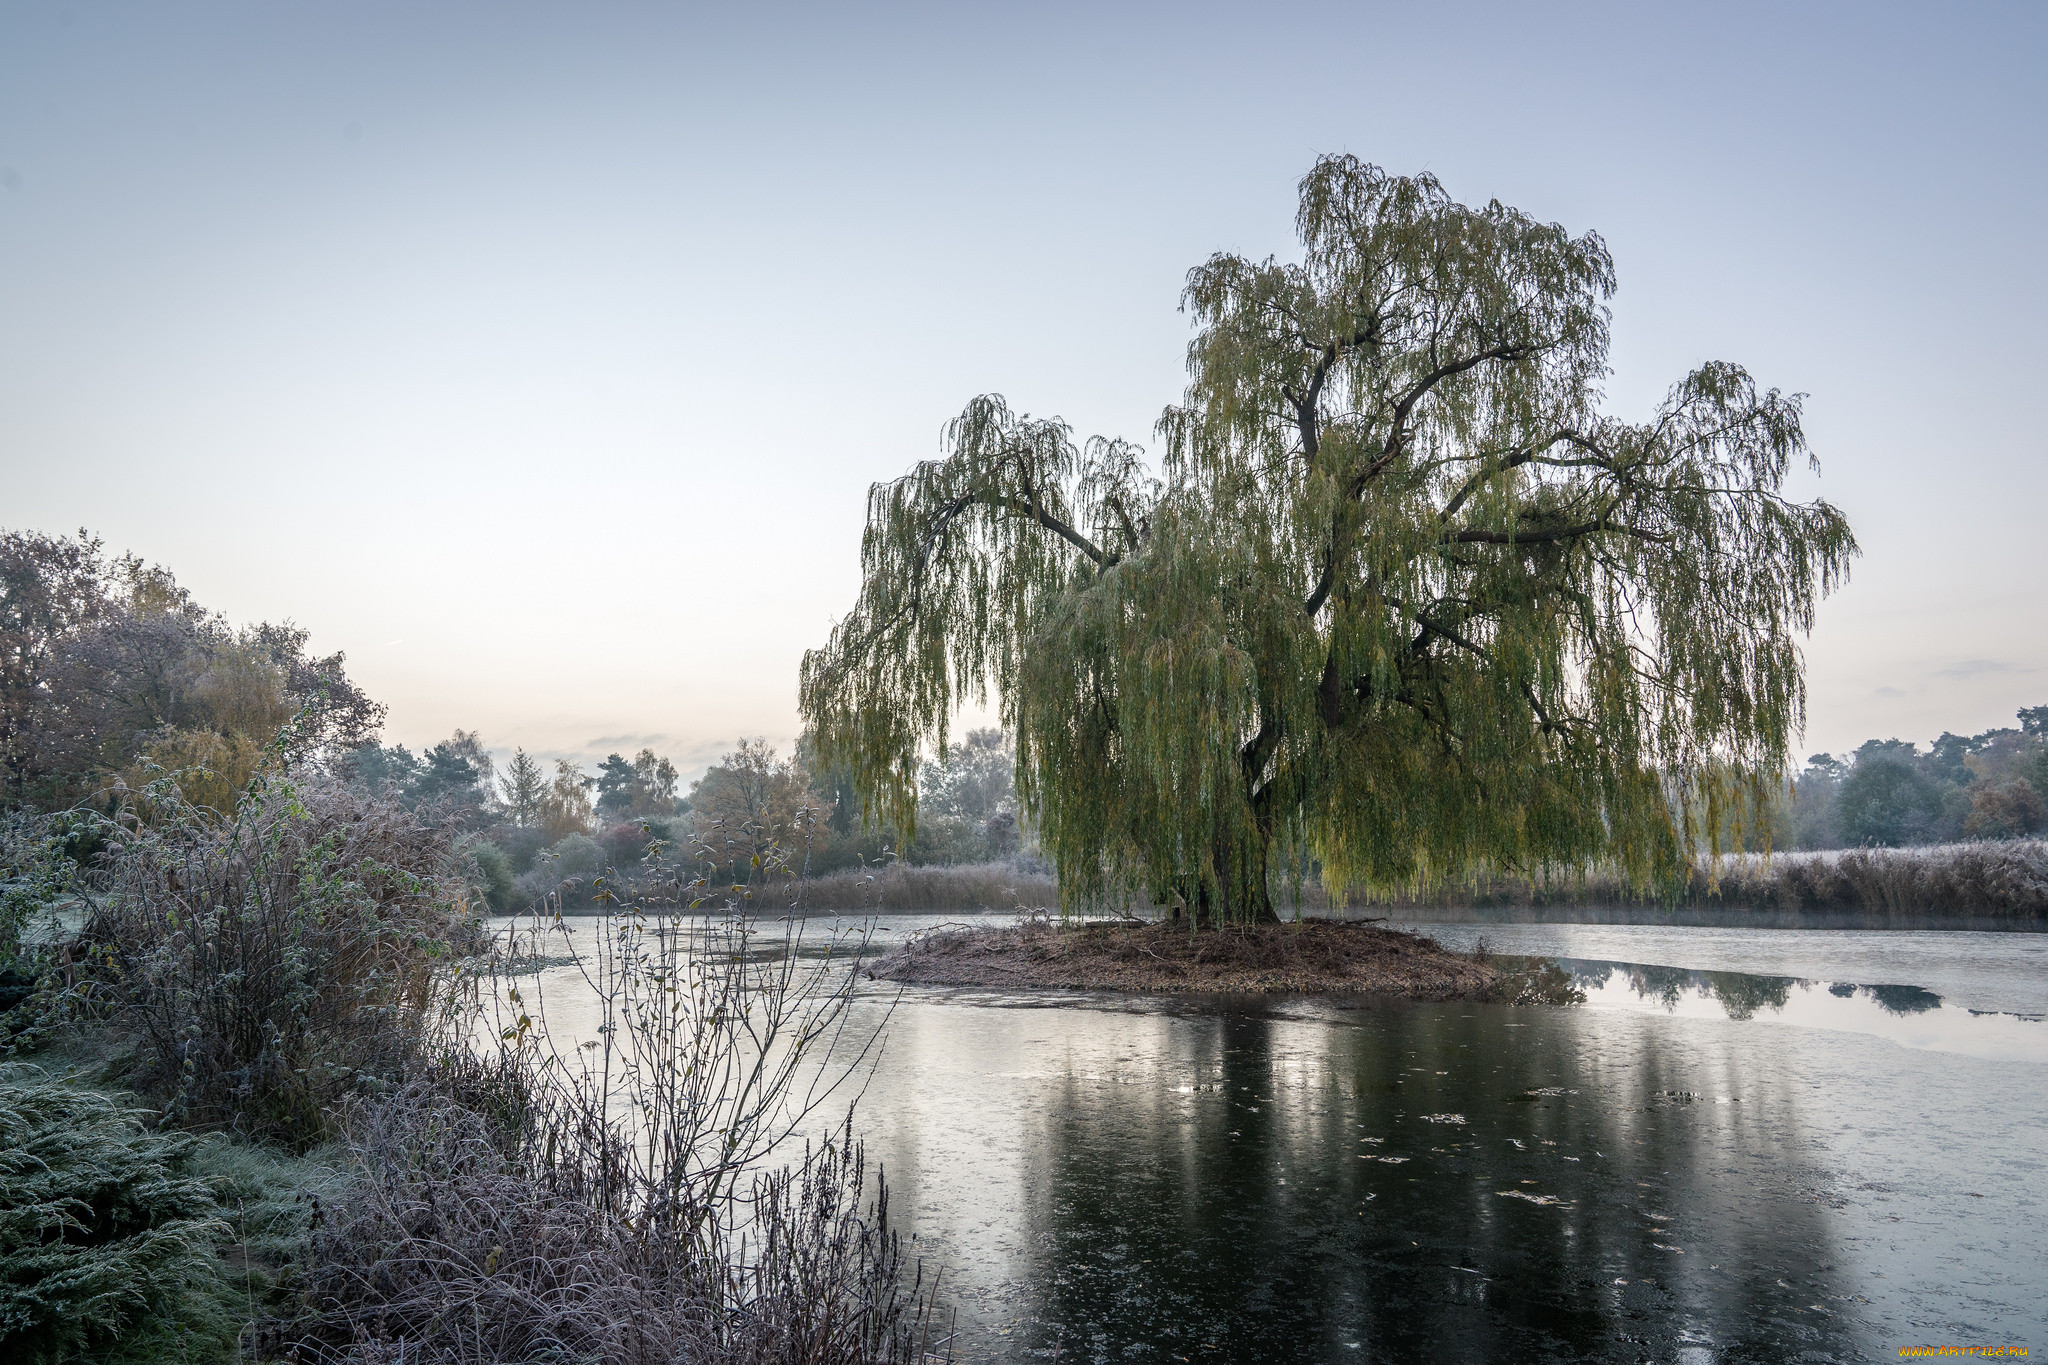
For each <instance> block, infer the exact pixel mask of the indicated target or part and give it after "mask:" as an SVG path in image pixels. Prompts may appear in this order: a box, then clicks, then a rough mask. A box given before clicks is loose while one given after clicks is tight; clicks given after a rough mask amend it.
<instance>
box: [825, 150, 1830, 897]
mask: <svg viewBox="0 0 2048 1365" xmlns="http://www.w3.org/2000/svg"><path fill="white" fill-rule="evenodd" d="M1297 226H1298V230H1299V234H1300V237H1301V241H1302V245H1303V259H1302V260H1301V261H1300V263H1298V264H1283V263H1280V262H1277V261H1274V260H1266V261H1263V262H1258V261H1250V260H1246V259H1243V258H1241V257H1237V256H1230V255H1218V256H1215V257H1213V258H1211V259H1210V260H1209V261H1208V262H1206V263H1205V264H1203V265H1201V266H1199V267H1197V268H1196V269H1195V270H1193V271H1192V272H1191V273H1190V274H1189V277H1188V284H1187V290H1186V294H1185V297H1184V307H1185V309H1186V310H1187V311H1188V312H1189V313H1191V314H1192V315H1193V317H1194V319H1195V320H1196V322H1197V324H1198V326H1199V331H1198V334H1197V336H1196V337H1195V339H1194V341H1193V342H1192V343H1191V344H1190V346H1189V351H1188V370H1189V374H1190V383H1189V385H1188V389H1187V394H1186V398H1185V401H1184V402H1183V403H1181V404H1180V405H1179V406H1176V407H1171V408H1168V409H1167V410H1166V412H1165V414H1164V416H1162V417H1161V419H1160V421H1159V425H1158V435H1159V438H1160V442H1161V445H1162V446H1163V459H1162V461H1161V463H1160V467H1159V469H1158V471H1157V473H1156V474H1155V473H1153V472H1152V471H1151V470H1149V469H1148V467H1147V466H1146V464H1145V463H1144V460H1143V454H1142V452H1141V451H1140V450H1139V449H1138V448H1137V447H1135V446H1133V445H1131V444H1129V443H1127V442H1124V441H1120V440H1108V439H1102V438H1096V439H1092V440H1089V441H1087V442H1085V443H1077V442H1076V440H1075V439H1074V437H1073V435H1072V433H1071V431H1070V429H1069V428H1068V427H1067V426H1066V425H1064V424H1063V423H1061V422H1060V421H1058V420H1047V419H1037V418H1032V417H1030V416H1028V415H1023V414H1019V413H1016V412H1013V411H1012V410H1011V409H1010V408H1009V407H1008V406H1007V405H1006V404H1005V403H1004V401H1003V400H1002V399H1001V398H999V397H993V396H985V397H981V398H977V399H975V400H974V401H973V402H971V403H969V404H968V405H967V408H966V410H965V411H964V412H962V413H961V414H960V416H959V417H958V418H957V419H956V420H954V421H953V422H952V423H950V424H949V425H948V427H947V429H946V434H945V445H944V457H943V458H941V459H938V460H933V461H930V462H927V463H923V464H919V465H918V466H917V467H916V468H914V469H913V470H912V471H911V472H910V473H909V474H907V475H906V476H904V477H903V478H900V479H897V480H895V481H894V482H890V483H885V484H878V485H876V486H875V488H874V489H873V490H872V492H871V493H870V495H869V502H868V525H867V532H866V536H865V538H864V540H863V542H862V548H861V560H862V569H863V575H864V577H863V582H862V586H861V591H860V597H859V600H858V601H857V602H856V604H855V605H854V608H853V610H852V612H851V613H850V614H848V615H847V616H846V617H845V619H843V620H842V621H840V622H839V624H838V625H837V626H836V627H835V629H834V630H833V632H832V635H831V639H830V641H829V642H828V643H827V644H826V645H825V646H824V648H822V649H818V650H813V651H811V652H810V653H808V654H807V655H806V656H805V658H804V663H803V674H802V692H801V704H802V710H803V714H804V718H805V721H806V723H807V724H808V725H809V726H810V727H811V728H812V730H813V733H814V736H815V741H816V743H817V746H818V749H819V752H820V756H821V758H822V759H823V760H824V761H825V762H827V763H828V764H830V765H832V766H834V767H836V768H838V769H840V770H841V771H843V772H845V773H847V774H848V775H849V776H850V779H851V781H852V783H853V785H854V786H855V788H856V789H857V790H858V791H859V792H860V793H861V794H862V796H863V797H864V798H865V800H866V804H867V808H868V809H869V810H870V811H873V812H876V813H879V814H880V815H882V816H883V817H885V818H888V819H890V820H892V821H894V822H895V823H897V824H898V826H899V828H905V829H914V821H915V817H916V785H915V775H916V768H917V756H918V752H919V749H920V747H921V746H923V745H926V744H933V743H936V744H941V745H943V744H944V742H945V737H946V727H947V721H948V717H949V716H950V715H951V714H952V713H954V711H955V710H956V709H957V708H958V707H959V706H960V705H962V704H964V703H966V702H969V701H979V702H981V703H983V704H986V701H987V699H988V697H989V694H990V693H991V692H993V694H994V696H995V698H996V699H997V702H998V705H999V707H1000V712H1001V715H1002V717H1003V720H1004V722H1005V723H1006V724H1007V725H1009V726H1010V727H1011V728H1012V729H1013V730H1014V731H1015V733H1016V736H1017V783H1018V790H1019V795H1020V798H1021V799H1022V801H1023V802H1024V803H1025V804H1026V806H1027V809H1028V810H1029V812H1030V813H1031V815H1032V817H1033V818H1034V820H1035V821H1036V824H1037V828H1038V830H1039V832H1040V836H1041V839H1042V841H1043V844H1044V846H1045V848H1046V850H1047V852H1048V853H1049V855H1050V856H1051V858H1052V859H1053V861H1054V863H1055V865H1056V867H1057V869H1058V876H1059V884H1060V891H1061V895H1062V897H1063V899H1064V900H1065V901H1066V903H1068V904H1070V905H1071V904H1079V903H1086V902H1090V901H1094V900H1097V899H1100V898H1103V897H1106V896H1114V895H1121V894H1125V893H1132V892H1138V893H1145V894H1150V895H1151V896H1153V897H1155V898H1157V899H1158V900H1160V901H1161V902H1163V903H1171V904H1177V905H1185V906H1186V907H1188V908H1189V910H1190V911H1191V912H1192V913H1193V914H1194V915H1195V916H1196V918H1197V919H1198V920H1200V921H1203V922H1213V923H1224V922H1233V921H1240V922H1241V921H1245V920H1257V919H1263V918H1268V917H1270V916H1271V915H1272V913H1273V911H1272V894H1273V890H1274V888H1275V886H1276V885H1278V884H1282V883H1284V882H1285V880H1286V879H1287V878H1288V877H1290V876H1299V875H1300V869H1302V868H1304V867H1310V866H1312V867H1315V868H1317V869H1319V873H1320V875H1321V876H1322V877H1323V878H1324V879H1325V881H1326V882H1327V883H1328V884H1329V886H1330V887H1331V888H1332V890H1333V891H1346V890H1349V889H1352V888H1390V887H1399V886H1409V887H1412V886H1416V885H1418V884H1428V883H1432V882H1434V881H1436V880H1438V879H1442V878H1445V877H1451V876H1457V875H1462V874H1466V873H1469V872H1471V871H1474V870H1477V869H1482V868H1494V869H1502V870H1507V869H1516V870H1522V871H1531V870H1536V869H1570V868H1583V867H1586V866H1588V865H1589V864H1592V863H1595V862H1599V863H1604V864H1608V865H1612V866H1616V867H1619V868H1621V869H1624V870H1625V871H1626V873H1627V874H1628V875H1629V877H1630V878H1631V879H1632V880H1633V881H1635V882H1636V883H1637V884H1638V885H1647V884H1651V883H1654V882H1655V881H1656V880H1658V879H1659V878H1666V877H1670V876H1673V875H1676V874H1677V873H1678V872H1680V871H1682V869H1683V868H1684V867H1685V866H1686V865H1687V863H1688V860H1689V858H1690V857H1691V856H1692V854H1693V853H1694V852H1696V851H1697V849H1698V847H1699V845H1700V841H1701V840H1702V839H1705V840H1707V841H1710V842H1712V841H1718V840H1719V839H1720V838H1721V837H1723V834H1724V832H1725V833H1729V834H1740V833H1741V832H1742V831H1743V830H1744V829H1745V828H1751V829H1753V828H1754V827H1755V826H1756V824H1757V822H1758V820H1759V818H1760V816H1761V814H1762V806H1763V803H1764V801H1765V800H1766V799H1767V797H1768V794H1769V791H1770V789H1771V787H1773V786H1774V785H1775V783H1776V781H1777V778H1778V775H1779V774H1780V773H1781V772H1782V771H1783V769H1784V766H1785V760H1786V757H1787V750H1788V746H1789V745H1790V744H1791V742H1792V741H1793V740H1794V739H1795V738H1796V736H1797V734H1798V732H1799V730H1800V728H1801V726H1802V724H1803V719H1804V707H1805V688H1804V680H1803V675H1802V669H1801V659H1800V654H1799V650H1798V648H1797V645H1796V643H1795V638H1794V637H1795V636H1796V635H1798V634H1801V633H1804V632H1806V631H1808V630H1809V629H1810V628H1811V625H1812V620H1813V611H1814V605H1815V603H1816V601H1817V600H1818V599H1819V598H1820V597H1821V596H1823V595H1824V594H1825V593H1827V592H1828V591H1829V590H1830V589H1831V588H1833V587H1834V586H1835V585H1836V584H1837V583H1839V582H1840V581H1841V580H1842V579H1843V577H1844V576H1845V574H1846V572H1847V569H1848V563H1849V560H1850V558H1851V557H1852V556H1853V555H1854V554H1855V553H1856V542H1855V539H1854V537H1853V535H1852V534H1851V532H1850V529H1849V525H1848V523H1847V521H1846V520H1845V519H1844V518H1843V516H1842V514H1841V513H1840V512H1839V511H1837V510H1836V509H1835V508H1833V507H1831V506H1829V505H1828V504H1827V503H1825V502H1819V501H1816V502H1811V503H1799V502H1795V501H1792V500H1790V499H1789V498H1787V497H1786V496H1785V495H1784V493H1783V485H1784V481H1785V478H1786V475H1787V473H1788V472H1789V471H1790V469H1791V467H1792V464H1793V462H1794V461H1795V460H1796V459H1798V458H1801V457H1804V456H1805V455H1806V442H1805V438H1804V436H1803V434H1802V432H1801V428H1800V400H1799V397H1798V396H1797V395H1786V394H1782V393H1780V392H1778V391H1777V390H1775V389H1769V390H1765V389H1760V388H1759V387H1758V386H1757V384H1756V383H1755V381H1753V380H1752V379H1751V377H1750V376H1749V375H1748V374H1747V373H1746V372H1745V371H1743V370H1742V369H1741V368H1740V367H1738V366H1735V365H1732V364H1708V365H1705V366H1702V367H1701V368H1700V369H1698V370H1696V371H1694V372H1693V373H1692V374H1690V375H1687V376H1686V377H1685V378H1684V379H1682V380H1681V381H1679V383H1678V384H1677V385H1676V386H1675V387H1674V388H1673V389H1672V390H1671V391H1670V393H1669V395H1668V396H1667V397H1666V399H1665V400H1664V402H1663V403H1662V405H1661V406H1660V407H1659V408H1658V409H1657V410H1656V412H1655V413H1654V414H1653V415H1652V416H1651V417H1650V419H1649V420H1648V421H1647V422H1642V423H1630V422H1626V421H1623V420H1621V419H1619V418H1616V417H1611V416H1608V415H1605V414H1604V413H1602V411H1601V410H1600V403H1601V398H1602V394H1601V384H1602V381H1603V379H1604V377H1605V376H1606V374H1607V353H1608V324H1609V314H1608V310H1607V307H1606V303H1605V301H1606V299H1607V298H1608V297H1609V296H1610V294H1611V293H1612V291H1613V289H1614V268H1613V264H1612V262H1611V260H1610V259H1609V256H1608V253H1607V248H1606V246H1605V245H1604V244H1603V243H1602V242H1601V240H1600V238H1599V237H1597V236H1596V235H1594V234H1592V233H1587V234H1585V235H1583V236H1576V237H1575V236H1572V235H1571V234H1569V233H1568V232H1566V231H1565V230H1564V229H1563V228H1561V227H1558V226H1556V225H1554V224H1545V223H1539V222H1537V221H1536V220H1534V219H1533V218H1531V217H1530V216H1529V215H1527V214H1525V213H1522V212H1520V211H1518V210H1515V209H1511V208H1508V207H1505V206H1503V205H1501V204H1499V203H1497V202H1495V203H1489V204H1487V205H1486V206H1485V207H1484V208H1471V207H1468V206H1466V205H1463V204H1460V203H1457V202H1455V201H1453V200H1452V199H1451V198H1450V197H1449V196H1448V195H1446V194H1445V192H1444V190H1443V189H1442V187H1441V186H1440V185H1439V184H1438V183H1437V182H1436V181H1435V180H1434V179H1432V178H1430V177H1429V176H1426V175H1424V176H1416V177H1414V178H1405V177H1398V176H1391V175H1388V174H1386V173H1384V172H1382V171H1381V170H1379V169H1378V168H1376V167H1373V166H1370V165H1365V164H1363V163H1360V162H1359V161H1357V160H1355V159H1352V158H1349V157H1331V158H1326V159H1324V160H1322V161H1320V162H1318V163H1317V165H1316V166H1315V168H1314V169H1313V170H1312V171H1311V172H1310V173H1309V175H1308V176H1307V178H1306V179H1304V180H1303V181H1302V184H1301V201H1300V210H1299V214H1298V217H1297Z"/></svg>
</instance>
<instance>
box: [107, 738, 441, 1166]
mask: <svg viewBox="0 0 2048 1365" xmlns="http://www.w3.org/2000/svg"><path fill="white" fill-rule="evenodd" d="M160 787H161V788H162V789H161V790H155V789H153V790H152V792H151V803H152V819H151V820H150V821H149V823H146V824H142V825H139V826H134V827H130V828H125V829H121V830H119V831H118V832H117V835H116V838H115V841H114V844H113V846H112V847H111V849H110V850H109V851H108V852H107V853H106V854H105V855H103V859H102V868H101V870H100V873H99V874H98V881H99V886H98V894H97V895H96V896H95V901H96V904H95V907H94V910H93V913H92V915H91V917H90V919H89V920H88V922H87V924H86V927H85V930H84V932H83V933H82V935H81V937H80V943H79V948H80V950H81V953H82V956H83V959H84V961H85V963H86V964H87V969H86V971H85V974H84V977H83V983H84V987H85V990H86V991H87V992H88V993H91V994H93V995H94V996H95V997H96V1000H97V1003H98V1004H99V1005H101V1006H102V1007H103V1008H105V1009H107V1010H109V1011H111V1014H112V1016H113V1018H114V1019H115V1021H116V1022H117V1023H119V1024H122V1025H124V1026H126V1027H127V1028H128V1029H129V1030H130V1031H132V1032H133V1033H134V1034H135V1036H136V1038H137V1040H138V1042H139V1044H140V1059H139V1068H138V1071H137V1074H136V1075H135V1077H134V1078H133V1079H134V1081H135V1082H136V1083H137V1084H138V1085H139V1086H140V1087H141V1088H142V1089H143V1090H144V1091H145V1093H148V1094H150V1095H152V1096H154V1097H156V1098H158V1099H160V1100H162V1101H163V1102H164V1103H165V1105H166V1110H167V1113H168V1114H169V1115H170V1116H171V1117H173V1118H175V1119H176V1120H177V1121H178V1122H180V1123H183V1124H186V1125H190V1126H222V1127H228V1128H232V1129H235V1130H237V1131H240V1132H243V1133H245V1134H247V1135H250V1136H253V1137H262V1138H270V1139H276V1140H280V1141H283V1142H285V1143H287V1144H289V1145H294V1146H304V1145H307V1144H310V1143H312V1142H315V1141H318V1140H320V1139H321V1138H323V1137H325V1136H326V1135H327V1133H328V1122H329V1120H328V1111H329V1109H330V1107H331V1106H332V1105H333V1103H334V1102H335V1101H336V1100H337V1099H338V1098H340V1097H341V1096H342V1095H344V1094H346V1093H348V1092H350V1091H351V1090H354V1089H356V1088H358V1087H359V1086H362V1085H364V1084H366V1083H367V1084H370V1085H372V1086H374V1085H375V1084H377V1083H380V1082H382V1081H384V1080H387V1079H391V1078H395V1077H397V1076H398V1075H399V1074H400V1073H401V1072H402V1071H403V1070H404V1069H405V1067H406V1065H407V1064H408V1062H409V1061H411V1060H412V1059H413V1058H414V1057H415V1056H416V1055H417V1053H418V1050H419V1049H420V1048H421V1047H422V1045H423V1043H424V1041H425V1039H426V1038H427V1036H428V1035H429V1033H430V1031H431V1027H432V1019H433V1016H434V1014H435V1011H436V1009H437V998H436V992H435V976H436V971H437V969H438V968H439V967H440V966H441V965H442V964H444V963H446V962H447V961H448V959H449V958H450V956H451V955H453V954H455V953H458V952H467V951H470V950H472V949H473V948H474V947H475V946H477V943H478V942H479V940H478V938H477V927H476V916H475V915H474V914H473V913H472V912H471V910H470V908H469V906H468V904H467V902H466V900H465V898H464V895H463V886H462V882H461V881H460V879H459V878H457V877H456V876H454V875H453V873H454V872H455V867H454V864H453V859H452V856H451V853H450V849H449V846H448V840H447V835H446V834H445V833H444V832H443V831H441V830H437V829H435V828H433V827H432V826H431V825H430V824H428V823H426V822H425V821H424V820H422V819H421V818H420V817H419V816H417V815H416V814H415V813H413V812H410V811H407V810H405V809H404V808H403V807H401V806H399V805H397V804H396V803H395V802H390V801H384V800H378V799H376V798H373V797H371V796H368V795H367V794H365V793H364V792H362V791H361V790H359V789H355V788H350V787H347V786H344V785H342V784H339V783H335V782H330V781H325V780H320V779H314V780H310V781H308V782H305V783H303V784H295V783H291V782H284V781H272V780H270V779H267V778H260V779H259V780H258V782H257V783H256V784H255V785H253V786H252V787H251V789H250V791H249V792H248V794H247V795H246V796H244V797H243V798H242V800H241V802H240V803H239V805H238V806H237V808H236V809H235V811H234V812H233V813H232V814H228V815H220V814H216V813H215V812H213V811H211V810H207V809H204V808H200V807H197V806H194V805H191V804H190V803H187V802H184V801H183V800H182V798H180V797H179V795H178V793H177V789H176V788H175V787H171V786H170V785H169V784H168V783H164V784H160Z"/></svg>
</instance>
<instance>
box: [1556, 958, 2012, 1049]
mask: <svg viewBox="0 0 2048 1365" xmlns="http://www.w3.org/2000/svg"><path fill="white" fill-rule="evenodd" d="M1556 961H1557V963H1558V965H1559V966H1560V967H1561V968H1563V970H1564V971H1565V973H1566V974H1567V975H1568V976H1569V977H1570V979H1571V982H1572V984H1573V985H1574V986H1575V987H1577V988H1578V989H1579V990H1582V991H1584V992H1585V993H1586V1003H1588V1004H1589V1005H1592V1006H1594V1007H1596V1008H1637V1009H1645V1008H1647V1009H1655V1010H1658V1011H1661V1012H1662V1013H1665V1014H1680V1015H1687V1016H1690V1017H1720V1018H1726V1019H1731V1020H1735V1021H1737V1022H1750V1021H1764V1022H1770V1023H1791V1024H1798V1025H1801V1026H1804V1027H1808V1028H1825V1029H1835V1030H1841V1031H1845V1032H1852V1033H1870V1034H1874V1035H1876V1036H1878V1037H1881V1038H1887V1039H1889V1040H1890V1041H1892V1042H1896V1043H1900V1044H1903V1045H1904V1046H1907V1047H1915V1048H1929V1049H1934V1050H1938V1051H1946V1052H1962V1053H1967V1054H1970V1055H1974V1056H1982V1057H1998V1058H2006V1059H2011V1060H2028V1061H2043V1060H2048V1021H2044V1020H2043V1019H2042V1017H2041V1016H2040V1015H2034V1014H2012V1013H2005V1012H2002V1011H1995V1010H1975V1009H1963V1008H1958V1007H1956V1006H1953V1005H1950V1004H1947V1003H1945V1002H1944V1001H1943V999H1942V997H1941V996H1940V995H1938V994H1936V993H1935V992H1933V991H1930V990H1928V989H1926V988H1925V987H1923V986H1910V985H1895V984H1887V985H1865V984H1861V983H1857V982H1852V981H1816V980H1808V979H1805V978H1801V977H1794V976H1766V975H1761V974H1756V973H1750V972H1728V971H1694V970H1691V969H1688V968H1684V967H1660V966H1651V965H1646V964H1644V963H1638V962H1596V961H1586V960H1582V959H1575V958H1559V959H1556Z"/></svg>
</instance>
